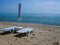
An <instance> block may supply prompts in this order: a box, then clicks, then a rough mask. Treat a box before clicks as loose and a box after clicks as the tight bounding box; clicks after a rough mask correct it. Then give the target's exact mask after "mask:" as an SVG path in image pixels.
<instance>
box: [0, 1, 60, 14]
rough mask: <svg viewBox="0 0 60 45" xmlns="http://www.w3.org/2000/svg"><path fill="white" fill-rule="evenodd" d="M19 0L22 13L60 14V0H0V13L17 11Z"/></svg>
mask: <svg viewBox="0 0 60 45" xmlns="http://www.w3.org/2000/svg"><path fill="white" fill-rule="evenodd" d="M19 2H21V3H22V13H59V14H60V0H0V13H17V12H18V3H19Z"/></svg>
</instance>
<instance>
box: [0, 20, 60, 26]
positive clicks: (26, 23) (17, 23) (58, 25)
mask: <svg viewBox="0 0 60 45" xmlns="http://www.w3.org/2000/svg"><path fill="white" fill-rule="evenodd" d="M0 23H9V24H10V23H11V24H14V23H16V24H19V23H18V22H5V21H4V22H3V21H0ZM20 24H29V25H30V24H31V25H39V26H41V25H43V26H50V27H60V26H59V25H49V24H37V23H20Z"/></svg>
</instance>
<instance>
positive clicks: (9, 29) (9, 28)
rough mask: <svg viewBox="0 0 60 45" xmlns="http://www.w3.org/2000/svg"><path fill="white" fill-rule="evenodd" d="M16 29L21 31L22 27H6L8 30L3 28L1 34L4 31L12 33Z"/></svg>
mask: <svg viewBox="0 0 60 45" xmlns="http://www.w3.org/2000/svg"><path fill="white" fill-rule="evenodd" d="M16 28H18V29H21V28H23V27H16V26H12V27H8V28H4V29H2V30H3V32H6V31H10V32H14V31H15V29H16Z"/></svg>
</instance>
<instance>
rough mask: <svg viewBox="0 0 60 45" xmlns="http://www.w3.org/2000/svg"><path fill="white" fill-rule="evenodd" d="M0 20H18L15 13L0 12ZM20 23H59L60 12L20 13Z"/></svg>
mask: <svg viewBox="0 0 60 45" xmlns="http://www.w3.org/2000/svg"><path fill="white" fill-rule="evenodd" d="M0 21H3V22H18V14H17V13H0ZM20 22H21V23H36V24H48V25H60V14H31V13H30V14H29V13H28V14H27V13H25V14H24V13H23V14H21V21H20Z"/></svg>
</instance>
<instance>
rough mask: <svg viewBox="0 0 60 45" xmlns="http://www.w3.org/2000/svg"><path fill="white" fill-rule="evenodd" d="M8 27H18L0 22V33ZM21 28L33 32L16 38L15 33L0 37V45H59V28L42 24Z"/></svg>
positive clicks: (23, 25) (27, 25)
mask: <svg viewBox="0 0 60 45" xmlns="http://www.w3.org/2000/svg"><path fill="white" fill-rule="evenodd" d="M10 26H19V24H18V23H15V22H0V33H2V29H3V28H7V27H10ZM20 26H21V27H23V28H26V27H31V28H34V31H33V32H32V33H31V34H28V36H22V37H19V36H16V35H17V34H16V33H10V34H5V35H0V45H59V44H60V26H52V25H43V24H24V23H20Z"/></svg>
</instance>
